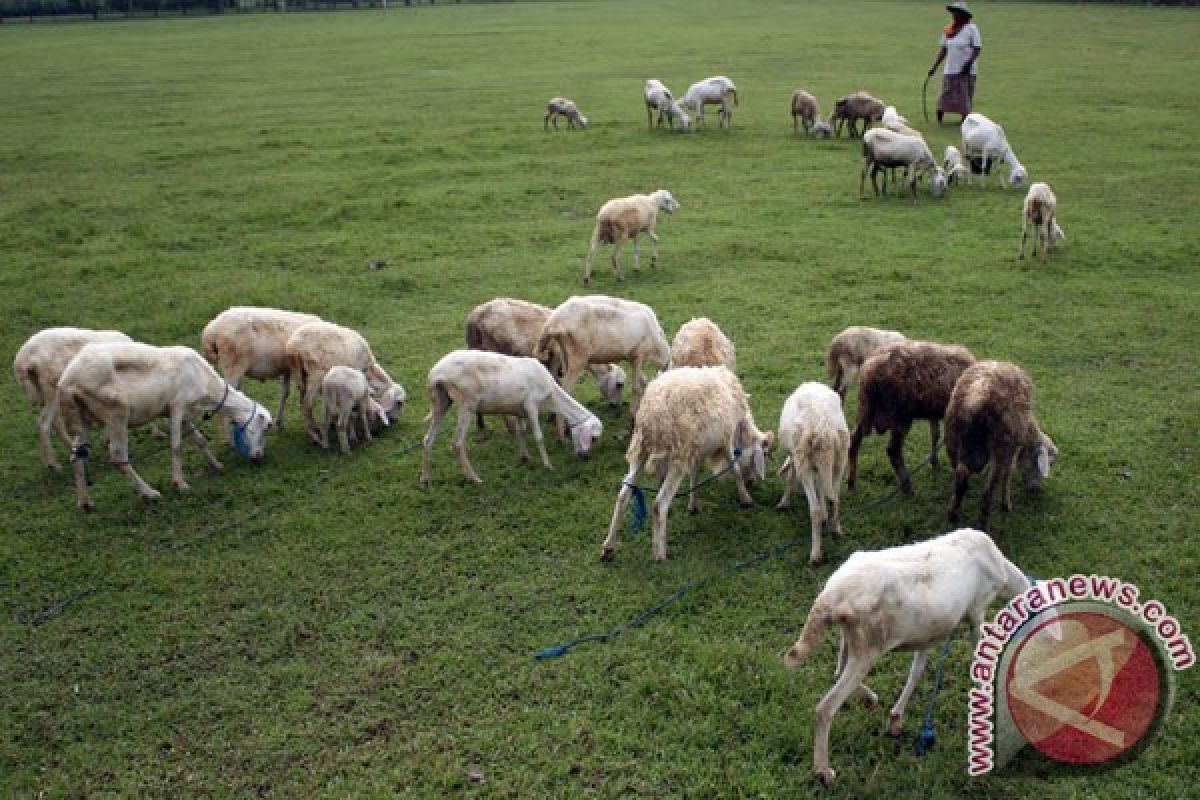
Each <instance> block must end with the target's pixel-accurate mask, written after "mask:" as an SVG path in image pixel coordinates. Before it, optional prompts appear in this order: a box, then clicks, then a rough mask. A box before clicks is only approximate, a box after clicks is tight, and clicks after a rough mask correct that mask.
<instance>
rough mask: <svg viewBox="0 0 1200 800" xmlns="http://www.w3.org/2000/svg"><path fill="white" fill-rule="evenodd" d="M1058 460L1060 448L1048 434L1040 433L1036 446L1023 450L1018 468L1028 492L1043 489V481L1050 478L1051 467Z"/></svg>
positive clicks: (1018, 459)
mask: <svg viewBox="0 0 1200 800" xmlns="http://www.w3.org/2000/svg"><path fill="white" fill-rule="evenodd" d="M1057 459H1058V448H1057V447H1055V445H1054V441H1053V440H1052V439H1051V438H1050V437H1049V436H1047V435H1046V434H1044V433H1042V432H1041V431H1038V441H1037V443H1036V444H1033V445H1029V446H1026V447H1023V448H1021V454H1020V455H1019V456H1018V458H1017V468H1018V469H1020V471H1021V480H1022V481H1023V482H1024V484H1025V488H1026V489H1027V490H1028V491H1031V492H1033V491H1037V490H1038V489H1040V488H1042V481H1044V480H1045V479H1046V478H1049V477H1050V466H1051V465H1052V464H1053V463H1054V462H1055V461H1056V460H1057Z"/></svg>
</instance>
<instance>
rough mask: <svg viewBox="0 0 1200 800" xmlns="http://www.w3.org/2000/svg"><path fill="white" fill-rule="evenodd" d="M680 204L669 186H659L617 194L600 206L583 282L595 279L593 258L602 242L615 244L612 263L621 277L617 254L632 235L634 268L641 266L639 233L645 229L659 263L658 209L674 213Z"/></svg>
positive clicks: (619, 278)
mask: <svg viewBox="0 0 1200 800" xmlns="http://www.w3.org/2000/svg"><path fill="white" fill-rule="evenodd" d="M678 208H679V202H678V201H677V200H676V199H675V198H674V197H672V196H671V193H670V192H668V191H667V190H666V189H659V190H657V191H655V192H652V193H651V194H635V195H630V196H629V197H617V198H614V199H612V200H609V201H608V202H607V203H605V204H604V205H602V206H600V210H599V211H598V212H597V213H596V228H595V230H594V231H592V241H591V245H590V246H589V247H588V254H587V258H586V259H584V262H583V285H584V286H587V285H588V284H589V283H591V280H592V261H594V260H595V258H596V250H597V248H599V247H600V245H602V244H611V245H612V246H613V252H612V265H613V270H614V271H615V272H616V273H617V280H618V281H619V280H622V277H621V264H620V262H619V261H618V260H617V257H618V256H619V255H620V254H621V245H623V244H624V243H625V241H626V240H627V239H633V268H634V269H635V270H636V269H638V266H639V265H638V257H639V255H640V254H639V251H638V239H637V237H638V234H639V233H645V234H646V235H647V236H649V237H650V241H651V243H652V245H651V247H652V249H651V252H650V264H651V265H654V264H656V263H658V235H657V234H656V233H655V232H654V226H655V224H656V223H657V222H658V212H659V211H665V212H666V213H668V214H673V213H675V211H676V210H677V209H678Z"/></svg>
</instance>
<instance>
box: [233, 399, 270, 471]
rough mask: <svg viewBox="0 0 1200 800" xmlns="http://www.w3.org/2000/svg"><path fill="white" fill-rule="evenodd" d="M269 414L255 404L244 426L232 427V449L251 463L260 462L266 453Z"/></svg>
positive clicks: (235, 425) (236, 425)
mask: <svg viewBox="0 0 1200 800" xmlns="http://www.w3.org/2000/svg"><path fill="white" fill-rule="evenodd" d="M270 427H271V413H270V412H269V411H267V410H266V409H265V408H263V407H262V406H260V405H258V404H257V403H255V404H254V411H253V412H251V414H250V418H249V419H248V420H246V422H245V423H244V424H241V425H238V424H236V423H235V424H234V426H233V444H234V448H235V449H236V450H237V451H238V452H239V453H241V454H242V455H243V456H245V457H246V458H248V459H250V460H251V461H261V460H262V457H263V454H264V453H266V451H267V429H268V428H270Z"/></svg>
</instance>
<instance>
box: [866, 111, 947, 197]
mask: <svg viewBox="0 0 1200 800" xmlns="http://www.w3.org/2000/svg"><path fill="white" fill-rule="evenodd" d="M862 142H863V167H862V174H861V175H860V176H859V179H858V194H859V196H860V197H861V196H862V193H863V184H864V183H865V181H866V179H867V171H868V170H869V171H870V173H871V188H872V189H874V190H875V196H876V197H878V196H879V184H878V183H876V180H875V176H876V175H877V174H878V173H879V172H881V171H882V170H883V169H887V168H892V167H904V169H905V173H906V174H907V175H908V182H909V187H910V188H911V189H912V196H913V202H916V200H917V176H918V175H920V174H922V173H924V174H926V175H928V176H929V190H930V192H932V193H933V196H934V197H941V196H942V195H943V194H945V193H946V173H945V172H943V171H942V168H941V167H939V166H938V165H937V162H936V161H934V160H933V153H932V152H931V151H930V149H929V145H928V144H926V142H925V140H924V139H922V138H921V137H920V136H907V135H905V134H902V133H896V132H895V131H892V130H888V129H887V128H872V129H871V130H869V131H867V132H866V133H864V134H863V140H862ZM884 188H885V190H886V185H885V187H884Z"/></svg>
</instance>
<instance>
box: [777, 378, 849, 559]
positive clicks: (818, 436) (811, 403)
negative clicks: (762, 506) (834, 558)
mask: <svg viewBox="0 0 1200 800" xmlns="http://www.w3.org/2000/svg"><path fill="white" fill-rule="evenodd" d="M778 436H779V446H780V448H782V449H783V451H784V452H786V453H787V458H786V459H785V460H784V462H783V466H782V467H780V468H779V475H780V476H781V477H782V478H783V497H782V498H780V500H779V504H778V505H777V506H776V508H779V509H786V508H790V507H791V505H792V490H793V489H794V488H795V486H796V482H797V481H799V482H800V485H801V486H802V487H803V488H804V496H805V497H806V498H807V500H808V515H809V519H810V520H811V522H812V548H811V549H810V551H809V556H808V563H810V564H814V565H815V564H819V563H820V562H821V558H822V553H821V534H822V533H823V532H828V533H831V534H833V535H834V536H840V535H841V533H842V529H841V525H840V524H839V522H838V494H839V489H840V487H841V485H842V478H843V477H844V476H845V474H846V459H847V453H848V451H849V449H850V429H849V427H848V426H847V425H846V416H845V415H844V414H843V413H842V398H841V397H839V396H838V394H837V392H835V391H833V390H832V389H830V388H829V387H828V386H826V385H825V384H823V383H815V382H810V383H804V384H801V385H800V387H799V388H798V389H796V391H794V392H792V395H791V396H790V397H789V398H788V399H787V401H786V402H785V403H784V404H783V410H782V411H781V412H780V414H779V433H778Z"/></svg>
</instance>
